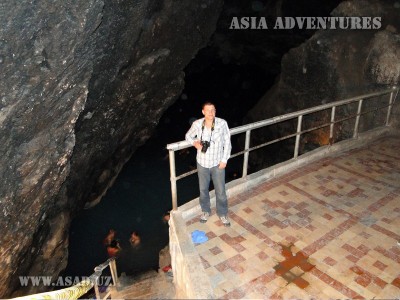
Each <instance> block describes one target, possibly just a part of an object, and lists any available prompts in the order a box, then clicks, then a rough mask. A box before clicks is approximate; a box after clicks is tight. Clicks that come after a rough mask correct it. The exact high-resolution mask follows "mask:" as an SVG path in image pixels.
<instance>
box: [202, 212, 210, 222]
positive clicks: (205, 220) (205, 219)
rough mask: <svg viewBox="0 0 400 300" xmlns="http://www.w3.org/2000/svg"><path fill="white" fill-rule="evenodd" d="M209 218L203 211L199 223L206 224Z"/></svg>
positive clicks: (208, 214)
mask: <svg viewBox="0 0 400 300" xmlns="http://www.w3.org/2000/svg"><path fill="white" fill-rule="evenodd" d="M209 216H210V213H208V212H206V211H203V213H202V214H201V216H200V223H205V222H207V220H208V217H209Z"/></svg>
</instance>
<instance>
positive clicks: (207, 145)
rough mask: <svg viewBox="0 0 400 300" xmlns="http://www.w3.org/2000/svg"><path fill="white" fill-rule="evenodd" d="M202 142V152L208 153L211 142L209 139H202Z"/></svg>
mask: <svg viewBox="0 0 400 300" xmlns="http://www.w3.org/2000/svg"><path fill="white" fill-rule="evenodd" d="M200 143H201V145H202V146H203V147H202V148H201V152H203V153H206V152H207V150H208V147H210V142H208V141H201V142H200Z"/></svg>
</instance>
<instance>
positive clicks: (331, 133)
mask: <svg viewBox="0 0 400 300" xmlns="http://www.w3.org/2000/svg"><path fill="white" fill-rule="evenodd" d="M335 114H336V106H332V111H331V125H330V126H329V144H330V145H332V144H333V130H334V128H335Z"/></svg>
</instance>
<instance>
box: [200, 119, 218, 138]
mask: <svg viewBox="0 0 400 300" xmlns="http://www.w3.org/2000/svg"><path fill="white" fill-rule="evenodd" d="M205 126H206V120H205V119H204V120H203V124H202V125H201V137H200V141H203V131H204V127H205ZM214 127H215V118H214V119H213V122H212V125H211V135H210V141H209V143H211V137H212V134H213V131H214Z"/></svg>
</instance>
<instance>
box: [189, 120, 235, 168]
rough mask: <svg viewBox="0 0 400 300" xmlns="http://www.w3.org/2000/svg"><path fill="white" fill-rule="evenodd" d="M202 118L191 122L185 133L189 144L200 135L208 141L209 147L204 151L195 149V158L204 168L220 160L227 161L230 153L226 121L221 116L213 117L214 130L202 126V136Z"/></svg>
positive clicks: (213, 165) (215, 164)
mask: <svg viewBox="0 0 400 300" xmlns="http://www.w3.org/2000/svg"><path fill="white" fill-rule="evenodd" d="M203 122H204V118H201V119H198V120H196V121H194V122H193V123H192V126H191V127H190V129H189V130H188V132H187V133H186V135H185V139H186V141H188V142H189V143H190V144H191V145H193V143H194V142H195V141H197V140H200V138H201V137H202V140H203V141H210V138H211V142H210V147H209V148H208V150H207V152H206V153H202V152H201V150H197V156H196V160H197V162H198V163H199V164H200V165H201V166H202V167H204V168H212V167H215V166H218V165H219V163H220V162H223V163H227V162H228V159H229V157H230V155H231V149H232V144H231V134H230V132H229V127H228V123H227V122H226V121H225V120H224V119H221V118H215V125H214V130H213V131H211V128H207V127H206V126H204V130H203V136H202V125H203Z"/></svg>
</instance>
